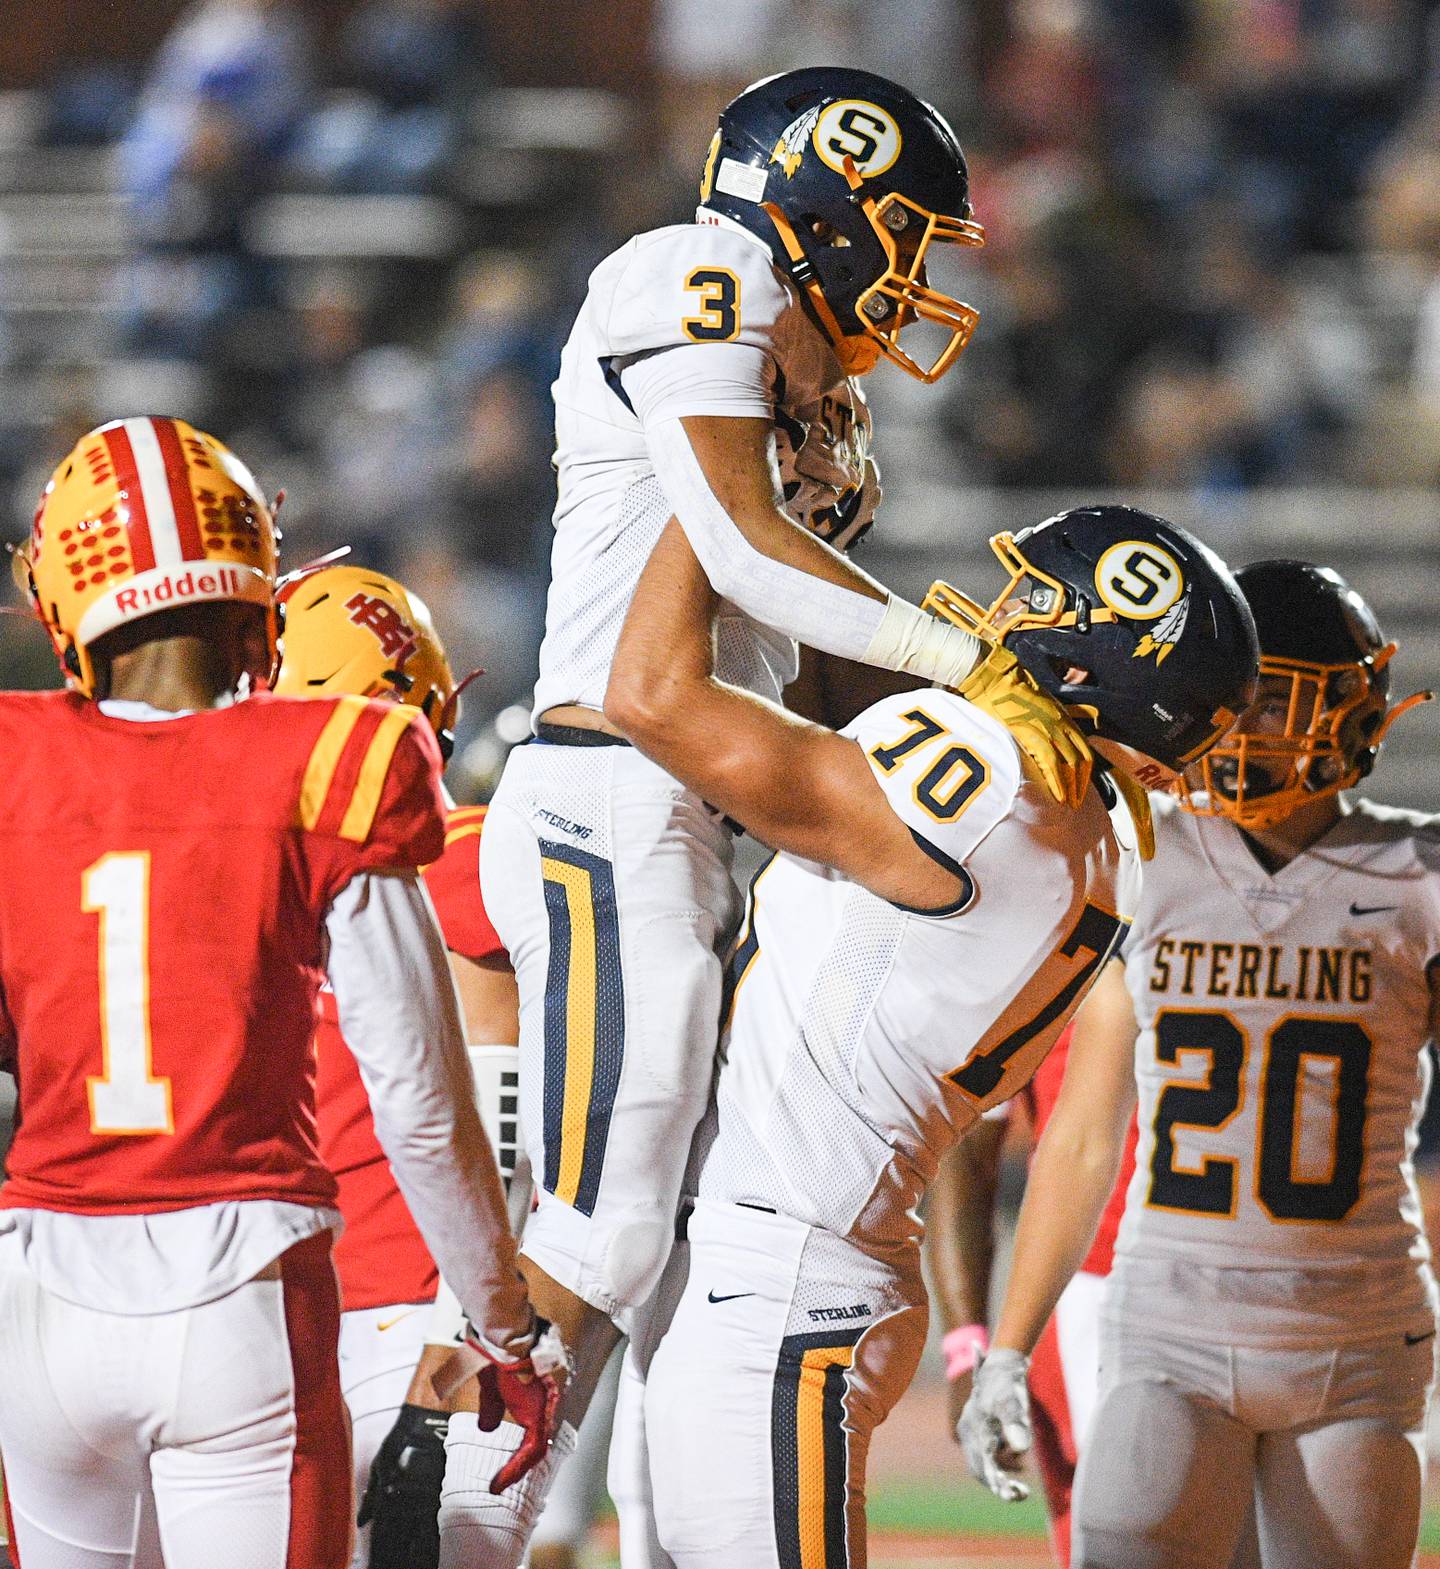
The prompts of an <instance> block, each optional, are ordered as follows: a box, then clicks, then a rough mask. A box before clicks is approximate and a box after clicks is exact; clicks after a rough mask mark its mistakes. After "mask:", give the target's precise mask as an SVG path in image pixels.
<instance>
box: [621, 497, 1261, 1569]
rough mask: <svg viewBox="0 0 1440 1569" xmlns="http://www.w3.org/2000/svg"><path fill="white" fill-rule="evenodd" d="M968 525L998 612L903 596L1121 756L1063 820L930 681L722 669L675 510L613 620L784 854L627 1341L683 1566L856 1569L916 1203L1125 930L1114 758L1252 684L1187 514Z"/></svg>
mask: <svg viewBox="0 0 1440 1569" xmlns="http://www.w3.org/2000/svg"><path fill="white" fill-rule="evenodd" d="M992 544H993V545H994V547H995V549H996V553H997V555H998V556H999V557H1000V559H1001V561H1002V563H1003V564H1004V565H1005V567H1006V568H1007V569H1008V571H1009V573H1010V576H1009V580H1008V582H1007V583H1006V585H1005V587H1004V588H1003V589H1002V590H1001V592H1000V594H999V595H998V596H997V598H996V600H995V602H994V604H993V605H992V606H991V607H990V609H989V610H988V611H982V610H980V609H979V607H978V606H976V605H974V604H972V603H971V602H969V601H968V600H965V599H964V598H962V596H960V595H959V594H957V593H956V592H955V591H954V590H953V589H951V588H949V587H948V586H947V585H946V584H943V583H937V584H936V585H935V586H934V587H933V588H932V590H931V593H930V597H929V599H928V600H927V603H928V604H931V605H933V606H934V607H935V608H936V610H937V611H938V612H939V613H941V614H944V615H947V616H952V617H953V618H954V619H955V620H956V622H957V624H959V625H963V626H966V627H967V628H969V629H970V630H972V631H974V632H976V633H977V634H979V635H981V636H983V637H985V638H987V639H990V638H993V639H995V640H997V641H998V642H1000V643H1002V644H1003V645H1004V647H1005V648H1007V649H1008V650H1009V651H1010V652H1011V653H1013V654H1014V656H1015V657H1016V658H1017V659H1018V660H1019V661H1020V663H1021V664H1022V665H1024V666H1025V668H1026V669H1028V670H1029V671H1030V672H1031V673H1032V674H1033V675H1034V677H1035V679H1036V680H1037V681H1039V682H1040V683H1041V684H1042V685H1043V686H1044V687H1045V688H1046V690H1048V691H1049V692H1050V693H1051V695H1052V696H1053V697H1055V698H1056V699H1057V700H1058V701H1059V702H1061V703H1062V704H1064V705H1065V706H1066V708H1067V710H1068V711H1069V712H1070V713H1071V714H1072V715H1073V716H1074V720H1073V722H1074V723H1076V724H1077V725H1083V726H1085V727H1086V728H1087V729H1088V730H1089V731H1090V732H1091V734H1092V739H1093V743H1094V746H1095V749H1096V750H1097V751H1098V752H1102V753H1103V754H1104V755H1105V756H1106V757H1107V758H1109V759H1111V760H1112V761H1111V765H1110V766H1105V765H1100V766H1097V769H1096V772H1095V776H1094V782H1093V784H1090V785H1088V786H1087V790H1086V793H1085V795H1084V797H1083V798H1082V800H1081V802H1080V805H1079V806H1078V808H1075V809H1073V810H1072V809H1071V808H1069V807H1066V806H1063V805H1060V804H1059V803H1057V802H1056V801H1054V800H1053V799H1052V798H1051V797H1050V795H1049V794H1048V793H1047V792H1046V790H1045V789H1044V787H1043V786H1042V785H1041V784H1040V782H1039V780H1038V778H1037V776H1036V775H1035V774H1034V772H1033V771H1031V770H1029V769H1028V768H1027V767H1026V764H1025V759H1024V757H1023V754H1022V753H1021V752H1020V750H1019V748H1018V747H1017V746H1016V744H1015V742H1014V740H1013V738H1012V737H1011V736H1010V734H1009V733H1008V732H1007V731H1006V730H1005V728H1004V727H1003V726H1002V725H1000V724H998V723H997V722H996V721H995V720H994V719H993V718H992V717H991V716H990V715H989V714H987V713H986V712H984V711H983V710H982V709H981V708H979V707H977V706H976V705H974V704H972V703H970V702H967V701H966V700H965V699H964V698H963V697H961V696H959V695H958V694H957V693H955V692H953V691H949V690H947V689H946V688H944V687H939V686H936V687H926V688H922V689H920V690H917V691H912V692H909V693H906V694H902V695H899V696H894V697H888V698H885V699H883V700H882V701H881V702H879V703H877V704H875V705H874V706H872V707H871V708H869V709H867V710H866V711H865V712H864V713H863V714H861V715H860V717H859V718H858V719H856V720H855V721H854V722H853V723H852V724H851V725H849V726H847V727H846V728H845V730H844V731H842V732H840V733H836V732H834V731H831V730H827V729H824V728H822V727H820V726H818V725H811V724H807V723H804V722H802V721H799V720H796V719H794V718H793V717H792V716H790V715H787V714H786V713H784V712H783V711H782V710H780V709H778V708H776V707H775V706H774V705H772V704H768V703H765V702H764V701H762V700H760V699H757V698H755V697H752V696H750V695H749V694H746V693H741V692H737V691H736V690H735V689H734V688H733V687H729V686H727V685H724V684H723V683H721V682H720V681H719V680H718V679H717V678H716V676H715V673H714V655H713V649H712V643H711V618H712V615H713V613H714V609H715V600H714V596H713V594H712V593H711V592H710V590H709V588H708V586H707V584H706V582H705V579H704V577H703V575H702V574H701V572H700V571H699V569H698V567H697V565H696V562H695V559H694V556H693V555H692V554H691V552H690V550H689V549H688V547H687V546H686V544H685V541H684V538H683V536H681V535H680V534H679V532H678V531H677V530H676V529H675V528H674V527H673V526H672V528H671V529H670V530H669V531H668V532H667V534H666V535H665V536H664V538H663V539H662V540H661V543H660V545H659V546H658V547H657V548H656V551H655V554H654V556H653V557H652V558H651V561H650V564H649V566H648V567H647V568H646V570H645V573H644V575H643V577H642V579H641V582H640V586H639V588H638V590H637V592H636V595H635V598H634V601H633V603H632V605H631V609H630V614H629V617H628V619H627V621H626V625H625V631H624V633H623V635H622V637H621V641H620V647H619V650H618V651H617V654H616V661H615V672H614V675H613V676H612V678H611V683H610V692H609V696H608V697H607V700H606V712H607V713H609V714H610V715H611V717H612V718H613V719H614V720H615V721H616V722H617V723H618V724H619V725H620V726H621V727H622V728H623V729H624V730H625V732H626V733H627V734H628V735H630V736H631V737H632V738H633V740H634V742H635V744H636V745H637V746H638V747H640V748H641V749H642V750H643V751H645V752H646V753H647V754H648V755H650V756H651V757H653V758H654V759H655V760H656V761H657V762H659V763H660V764H661V765H662V766H663V767H665V768H666V769H668V770H670V771H671V772H673V773H674V774H675V776H676V777H677V778H679V779H682V780H683V781H684V782H685V783H686V784H687V785H689V786H690V788H691V789H693V790H695V791H696V792H697V793H698V794H700V795H702V796H703V797H704V798H705V799H706V800H709V801H713V802H714V803H715V804H716V805H717V806H718V807H719V808H720V809H721V810H723V811H725V812H727V813H729V814H730V815H732V816H733V817H735V818H736V819H737V820H738V821H740V822H742V823H743V824H745V826H746V827H747V828H748V829H750V830H751V831H753V832H754V833H755V835H756V836H757V837H758V838H760V839H761V840H763V841H764V842H765V843H766V844H768V845H771V846H772V847H774V849H775V851H776V852H777V853H776V854H775V856H774V857H773V859H772V860H771V861H770V862H769V864H768V866H767V867H766V868H765V869H764V870H763V871H762V872H761V873H760V874H759V875H758V876H757V878H756V880H755V882H754V883H753V884H752V887H751V892H750V900H749V909H748V912H747V916H746V922H745V925H744V927H743V929H742V932H741V935H740V938H739V940H738V942H737V944H736V947H735V950H734V953H733V956H732V958H731V970H730V1004H729V1009H728V1018H727V1020H726V1022H725V1024H724V1026H723V1029H722V1035H721V1056H720V1061H721V1066H720V1070H719V1075H718V1079H717V1084H716V1090H715V1099H714V1101H713V1103H712V1109H711V1112H710V1114H709V1115H708V1116H707V1118H706V1120H705V1121H704V1122H703V1123H702V1125H701V1128H700V1132H699V1134H698V1137H697V1143H696V1149H695V1153H694V1156H693V1162H692V1168H691V1169H692V1174H693V1177H694V1179H695V1180H697V1189H696V1199H695V1208H694V1212H693V1214H692V1215H691V1216H690V1220H689V1226H688V1235H689V1249H688V1253H689V1259H688V1278H687V1279H686V1280H685V1282H684V1285H683V1291H682V1293H681V1295H680V1300H679V1303H678V1306H677V1307H676V1308H675V1309H674V1312H673V1317H672V1318H671V1320H670V1322H669V1324H668V1327H665V1326H663V1325H660V1324H659V1323H658V1319H657V1323H655V1324H652V1325H650V1326H648V1329H649V1330H650V1331H651V1332H653V1331H655V1330H656V1329H660V1330H661V1331H662V1332H661V1333H660V1338H659V1343H658V1349H653V1355H651V1352H652V1347H651V1346H649V1345H642V1347H641V1348H640V1350H639V1356H640V1358H641V1360H642V1361H644V1360H646V1359H647V1358H648V1360H649V1367H648V1382H647V1384H646V1388H645V1394H644V1429H645V1438H646V1446H647V1449H648V1453H649V1455H650V1456H651V1457H652V1462H651V1465H650V1482H651V1487H652V1490H653V1497H654V1510H655V1523H656V1527H657V1530H658V1535H659V1540H660V1542H661V1544H662V1546H663V1547H664V1549H665V1551H666V1552H667V1553H668V1554H669V1555H670V1557H671V1559H673V1560H674V1562H675V1563H676V1564H677V1565H678V1566H680V1569H767V1566H768V1569H798V1566H800V1565H802V1564H803V1565H806V1566H807V1569H822V1566H823V1569H850V1566H853V1569H863V1565H864V1563H865V1462H866V1453H867V1449H868V1444H869V1438H870V1434H871V1432H872V1431H873V1429H874V1428H875V1426H876V1425H877V1424H878V1423H880V1422H882V1421H883V1420H884V1419H885V1416H886V1414H887V1413H888V1412H889V1410H890V1408H891V1406H892V1405H893V1404H894V1402H895V1401H896V1400H897V1399H898V1398H899V1396H900V1394H901V1393H902V1392H903V1390H904V1389H905V1387H906V1385H907V1384H908V1383H909V1381H910V1378H911V1375H912V1374H913V1372H914V1370H915V1366H916V1363H917V1361H918V1359H919V1356H920V1351H921V1347H922V1345H923V1343H924V1339H925V1319H926V1302H925V1290H924V1286H923V1283H922V1281H921V1276H920V1229H921V1228H920V1222H919V1219H918V1215H917V1206H918V1204H919V1201H920V1198H921V1196H922V1194H923V1192H924V1190H925V1187H926V1185H927V1184H928V1182H929V1181H930V1179H931V1178H932V1177H933V1176H934V1174H935V1170H936V1166H937V1164H938V1162H939V1160H940V1158H941V1156H942V1155H943V1154H944V1153H945V1151H946V1150H947V1149H948V1148H949V1146H950V1145H952V1144H953V1143H954V1142H955V1140H957V1139H958V1138H960V1137H962V1136H963V1134H964V1133H965V1131H966V1130H967V1129H968V1128H970V1127H971V1126H973V1125H974V1124H975V1122H976V1120H977V1119H978V1118H979V1117H980V1116H981V1114H982V1113H983V1112H984V1111H985V1110H986V1109H987V1108H988V1107H990V1106H993V1105H996V1104H998V1103H999V1102H1000V1101H1003V1100H1005V1099H1007V1098H1008V1097H1009V1096H1011V1095H1013V1094H1014V1093H1015V1092H1016V1090H1017V1089H1019V1088H1020V1086H1022V1085H1023V1084H1024V1083H1025V1082H1026V1081H1027V1080H1028V1079H1029V1077H1030V1075H1031V1074H1033V1073H1034V1071H1035V1069H1036V1067H1037V1065H1038V1064H1039V1063H1040V1061H1041V1060H1042V1059H1043V1058H1044V1056H1045V1054H1046V1053H1047V1052H1048V1051H1049V1050H1050V1048H1051V1047H1052V1046H1053V1045H1054V1043H1055V1040H1056V1037H1057V1036H1058V1035H1059V1033H1060V1031H1061V1029H1062V1028H1063V1027H1064V1025H1065V1022H1066V1020H1067V1019H1068V1018H1069V1016H1070V1014H1071V1012H1072V1011H1073V1010H1074V1008H1075V1007H1076V1005H1077V1004H1078V1002H1079V1000H1080V998H1081V996H1082V995H1083V994H1084V992H1085V989H1086V987H1087V986H1088V985H1089V983H1090V980H1091V978H1092V977H1093V976H1094V975H1095V973H1096V972H1097V971H1098V970H1099V969H1100V968H1101V966H1102V964H1103V963H1104V961H1105V959H1106V958H1107V957H1108V955H1109V954H1110V953H1111V952H1112V951H1113V949H1114V947H1115V945H1116V943H1117V942H1118V940H1119V939H1120V937H1121V935H1122V933H1123V932H1124V930H1125V928H1126V926H1127V925H1128V924H1129V920H1130V915H1131V911H1132V910H1133V908H1134V904H1135V899H1136V897H1137V895H1138V892H1139V880H1140V867H1139V861H1140V859H1141V856H1142V855H1143V853H1144V848H1145V846H1146V844H1147V842H1148V834H1149V821H1148V814H1147V808H1146V796H1145V793H1144V790H1143V789H1142V788H1141V787H1140V785H1139V784H1138V783H1136V782H1135V775H1136V774H1142V775H1146V776H1150V777H1154V776H1162V777H1163V776H1165V775H1166V773H1167V771H1168V770H1173V769H1175V768H1177V767H1179V766H1182V765H1183V764H1185V763H1187V762H1190V761H1193V760H1194V759H1195V758H1196V757H1197V756H1198V755H1200V754H1202V753H1203V752H1204V751H1205V749H1206V748H1207V747H1208V746H1209V745H1211V743H1213V742H1214V741H1215V739H1216V738H1217V737H1218V736H1219V735H1220V734H1221V732H1222V731H1223V730H1224V729H1225V728H1227V727H1228V726H1229V724H1230V723H1231V722H1232V721H1233V719H1234V717H1235V715H1236V713H1238V712H1239V711H1240V710H1241V709H1242V708H1243V707H1244V706H1245V705H1246V703H1247V702H1248V701H1249V698H1250V694H1251V692H1252V691H1253V688H1254V679H1255V666H1256V659H1257V651H1256V645H1255V631H1254V627H1253V625H1252V624H1251V620H1250V615H1249V612H1248V611H1247V610H1246V609H1245V603H1244V600H1243V599H1242V598H1241V597H1240V594H1239V591H1238V590H1237V589H1236V587H1235V585H1234V582H1233V580H1232V579H1231V577H1230V574H1229V573H1228V572H1227V571H1226V569H1225V567H1224V566H1223V564H1222V563H1221V562H1220V561H1219V560H1218V558H1216V557H1215V556H1213V555H1212V554H1211V553H1210V552H1209V551H1207V550H1206V549H1205V548H1204V547H1203V546H1202V545H1200V544H1199V543H1198V542H1197V541H1196V540H1194V539H1193V538H1192V537H1191V536H1190V535H1188V534H1186V533H1185V531H1184V530H1182V529H1178V528H1176V527H1174V526H1173V525H1171V524H1167V523H1165V522H1163V521H1162V520H1161V519H1159V518H1155V517H1152V516H1150V515H1149V514H1147V513H1143V512H1136V511H1132V510H1130V509H1129V508H1125V507H1101V508H1085V509H1079V510H1076V511H1072V512H1067V513H1062V514H1060V515H1059V516H1058V517H1055V518H1052V519H1050V520H1049V521H1048V522H1046V523H1043V524H1040V525H1039V526H1038V527H1036V528H1033V529H1028V530H1026V531H1025V532H1024V533H1022V534H1020V535H1018V536H1016V537H1014V538H1012V537H1011V536H1010V535H999V536H997V537H996V539H995V540H994V541H992ZM1147 575H1148V576H1149V578H1150V579H1151V581H1152V582H1153V584H1154V586H1153V588H1147V587H1146V586H1145V584H1144V583H1143V582H1142V581H1141V580H1142V578H1143V577H1145V576H1147ZM1139 597H1143V598H1144V599H1146V600H1147V601H1150V602H1152V603H1153V613H1151V614H1147V613H1146V611H1145V609H1144V608H1143V607H1142V606H1141V605H1140V603H1139V602H1138V599H1139ZM1179 605H1184V606H1185V612H1186V613H1185V614H1183V615H1181V616H1178V617H1176V616H1172V615H1170V611H1171V610H1172V609H1173V608H1174V607H1176V606H1179ZM1161 648H1164V649H1167V650H1168V656H1167V658H1166V659H1164V660H1163V661H1162V660H1160V659H1157V658H1156V657H1155V654H1156V652H1157V651H1158V650H1159V649H1161ZM682 1259H683V1255H682V1254H681V1253H680V1252H678V1251H677V1254H676V1269H675V1273H677V1274H678V1273H679V1271H680V1267H681V1261H682ZM667 1284H668V1283H667ZM677 1284H678V1283H677ZM668 1294H669V1293H668V1291H667V1290H666V1289H664V1288H662V1293H661V1295H662V1297H664V1296H667V1295H668ZM632 1392H633V1386H632Z"/></svg>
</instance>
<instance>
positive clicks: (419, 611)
mask: <svg viewBox="0 0 1440 1569" xmlns="http://www.w3.org/2000/svg"><path fill="white" fill-rule="evenodd" d="M278 598H279V604H280V612H281V618H282V620H281V625H282V629H283V630H282V634H281V658H280V671H279V674H278V675H277V676H276V678H275V690H276V691H277V692H280V693H283V694H286V695H289V696H292V697H330V696H335V695H337V694H340V693H355V694H356V695H358V696H360V697H386V698H390V699H392V700H395V701H398V702H401V703H409V704H410V705H411V706H412V707H414V708H418V709H419V710H420V711H421V713H423V714H424V715H425V717H426V718H427V719H428V720H429V721H430V724H431V726H432V728H433V729H434V731H435V734H436V737H437V738H438V740H439V742H440V749H441V751H442V752H443V753H444V755H445V757H446V758H447V760H448V758H449V756H450V754H451V752H452V751H453V750H454V746H455V736H454V725H455V719H456V715H457V713H458V710H459V698H460V692H461V689H462V688H463V687H464V686H465V684H466V682H468V681H469V679H470V677H468V676H467V677H466V680H465V681H462V682H458V683H457V682H456V680H455V677H454V676H453V675H452V674H451V671H450V661H449V659H448V657H447V656H446V653H445V645H444V644H443V643H442V642H441V641H440V637H439V634H438V633H437V632H436V631H435V625H434V622H433V621H432V620H431V619H430V612H429V610H428V609H427V608H426V606H425V602H424V601H423V600H422V599H421V598H420V597H419V595H418V594H412V593H411V592H410V591H409V589H407V588H406V587H405V586H404V585H403V584H401V583H397V582H396V581H395V579H394V578H391V577H386V576H385V574H384V573H383V572H371V571H369V570H368V569H367V568H365V567H356V566H346V565H339V566H332V565H320V566H318V567H315V568H301V569H300V571H298V572H295V573H292V574H291V575H290V576H288V577H286V578H283V579H282V580H281V582H280V589H279V595H278ZM476 673H477V674H478V672H476Z"/></svg>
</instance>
